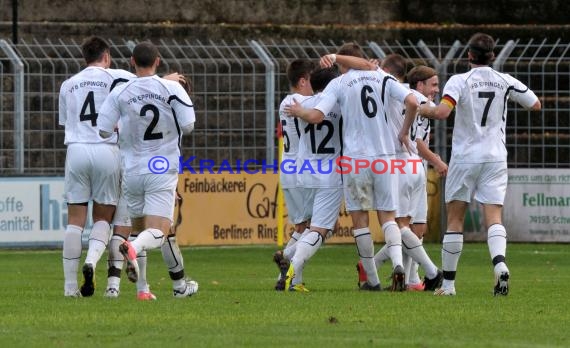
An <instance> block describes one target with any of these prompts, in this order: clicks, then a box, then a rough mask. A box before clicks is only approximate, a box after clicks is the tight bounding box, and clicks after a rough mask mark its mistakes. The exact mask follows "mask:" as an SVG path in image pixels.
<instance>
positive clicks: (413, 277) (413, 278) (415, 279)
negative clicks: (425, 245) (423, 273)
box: [408, 260, 431, 284]
mask: <svg viewBox="0 0 570 348" xmlns="http://www.w3.org/2000/svg"><path fill="white" fill-rule="evenodd" d="M418 268H419V265H418V263H417V262H415V261H413V260H412V265H411V267H410V277H409V279H408V281H409V284H420V283H421V282H422V280H421V279H420V275H419V274H418ZM430 279H431V278H430Z"/></svg>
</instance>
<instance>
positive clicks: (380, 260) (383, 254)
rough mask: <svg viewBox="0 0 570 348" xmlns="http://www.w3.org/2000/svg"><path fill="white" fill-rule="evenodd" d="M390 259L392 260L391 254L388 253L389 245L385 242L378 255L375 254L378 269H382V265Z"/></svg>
mask: <svg viewBox="0 0 570 348" xmlns="http://www.w3.org/2000/svg"><path fill="white" fill-rule="evenodd" d="M388 260H390V255H388V246H386V244H384V245H383V246H382V248H381V249H380V250H379V251H378V252H377V253H376V255H374V264H375V265H376V269H377V270H378V271H380V267H382V265H383V264H384V262H386V261H388Z"/></svg>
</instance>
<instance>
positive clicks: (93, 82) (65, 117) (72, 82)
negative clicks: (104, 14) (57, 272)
mask: <svg viewBox="0 0 570 348" xmlns="http://www.w3.org/2000/svg"><path fill="white" fill-rule="evenodd" d="M81 50H82V54H83V58H84V59H85V62H86V64H87V67H86V68H85V69H83V70H82V71H81V72H79V73H78V74H76V75H74V76H72V77H71V78H69V79H68V80H66V81H64V82H63V84H62V85H61V89H60V93H59V124H60V125H62V126H65V145H67V156H66V160H65V198H66V201H67V205H68V224H67V227H66V229H65V234H64V239H63V270H64V278H65V285H64V295H65V296H68V297H79V296H92V295H93V293H94V291H95V280H94V275H95V267H96V265H97V262H98V261H99V259H100V258H101V255H102V254H103V252H104V251H105V248H106V246H107V242H108V241H109V238H110V233H111V226H110V223H111V220H112V219H113V214H114V212H115V206H116V205H117V201H118V199H119V183H120V176H121V174H120V158H119V148H118V145H117V133H115V132H114V129H111V130H110V131H111V132H110V134H109V137H107V138H105V139H103V138H101V137H100V136H99V134H98V129H97V124H98V112H99V108H100V106H101V104H103V101H104V100H105V97H107V95H108V94H109V92H110V91H111V90H112V89H113V88H114V87H115V86H116V85H117V83H119V82H122V81H123V82H124V81H127V80H128V79H131V78H133V77H134V75H133V74H131V73H129V72H127V71H125V70H117V69H109V67H110V65H111V55H110V50H109V46H108V44H107V43H106V42H105V41H104V40H103V39H101V38H99V37H90V38H88V39H86V40H85V41H84V42H83V44H82V46H81ZM89 201H92V202H93V215H92V217H93V227H92V229H91V234H90V235H89V249H88V251H87V257H86V259H85V263H84V265H83V269H82V271H83V276H84V281H83V284H82V286H81V288H80V289H78V283H77V272H78V269H79V259H80V257H81V234H82V232H83V228H84V226H85V222H86V219H87V205H88V202H89Z"/></svg>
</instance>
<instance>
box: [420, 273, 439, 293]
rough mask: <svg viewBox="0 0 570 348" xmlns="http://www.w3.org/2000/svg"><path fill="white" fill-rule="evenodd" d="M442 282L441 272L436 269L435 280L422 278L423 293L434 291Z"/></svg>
mask: <svg viewBox="0 0 570 348" xmlns="http://www.w3.org/2000/svg"><path fill="white" fill-rule="evenodd" d="M442 282H443V272H442V271H440V270H439V269H438V270H437V275H436V276H435V278H433V279H428V278H427V277H424V291H435V289H437V288H440V287H441V283H442Z"/></svg>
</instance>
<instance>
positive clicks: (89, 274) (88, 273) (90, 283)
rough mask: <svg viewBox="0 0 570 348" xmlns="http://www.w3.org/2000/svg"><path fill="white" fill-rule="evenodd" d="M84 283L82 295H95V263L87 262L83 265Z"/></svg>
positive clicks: (81, 289) (80, 289) (81, 290)
mask: <svg viewBox="0 0 570 348" xmlns="http://www.w3.org/2000/svg"><path fill="white" fill-rule="evenodd" d="M82 271H83V284H82V285H81V288H79V291H80V292H81V296H83V297H89V296H93V293H95V279H94V278H95V274H94V272H93V265H92V264H90V263H86V264H84V265H83V269H82Z"/></svg>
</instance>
